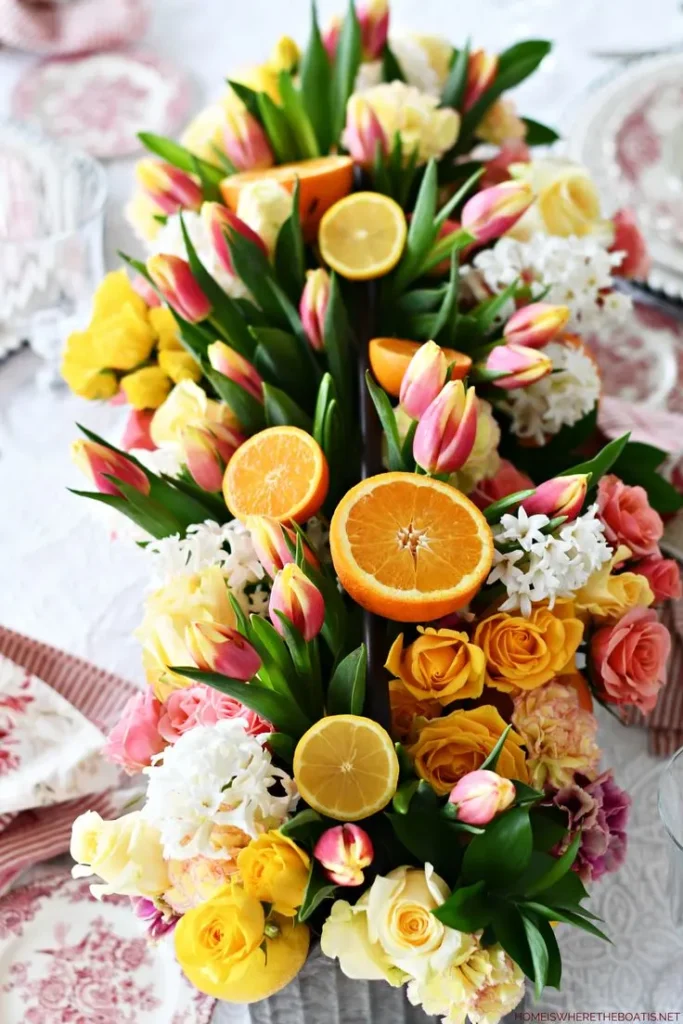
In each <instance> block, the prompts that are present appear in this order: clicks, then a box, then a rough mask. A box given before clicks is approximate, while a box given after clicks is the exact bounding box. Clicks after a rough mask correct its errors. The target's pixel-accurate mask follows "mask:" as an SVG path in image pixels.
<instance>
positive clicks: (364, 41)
mask: <svg viewBox="0 0 683 1024" xmlns="http://www.w3.org/2000/svg"><path fill="white" fill-rule="evenodd" d="M356 13H357V15H358V24H359V25H360V38H361V46H362V49H363V59H364V60H366V61H370V60H378V59H379V58H380V57H381V56H382V50H383V49H384V47H385V45H386V41H387V36H388V35H389V4H388V2H387V0H360V2H359V3H358V4H357V6H356Z"/></svg>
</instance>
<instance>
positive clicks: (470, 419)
mask: <svg viewBox="0 0 683 1024" xmlns="http://www.w3.org/2000/svg"><path fill="white" fill-rule="evenodd" d="M476 436H477V396H476V392H475V390H474V388H468V389H467V393H465V387H464V385H463V382H462V381H461V380H449V381H448V382H447V383H446V384H445V385H444V387H443V388H442V390H441V392H440V394H439V395H437V397H436V398H435V399H434V401H433V402H432V403H431V405H430V406H429V407H428V408H427V410H426V412H425V413H424V415H423V416H422V419H421V420H420V422H419V423H418V425H417V430H416V431H415V438H414V440H413V456H414V458H415V461H416V462H417V464H418V466H421V467H422V469H424V470H426V471H427V472H428V473H455V472H456V470H458V469H461V468H462V466H464V464H465V463H466V462H467V460H468V458H469V457H470V454H471V452H472V449H473V447H474V441H475V438H476Z"/></svg>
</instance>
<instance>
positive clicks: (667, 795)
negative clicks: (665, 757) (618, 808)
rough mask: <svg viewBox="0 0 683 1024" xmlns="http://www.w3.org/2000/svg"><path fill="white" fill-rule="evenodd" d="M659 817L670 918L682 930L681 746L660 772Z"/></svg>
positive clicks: (682, 764)
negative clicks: (666, 864) (666, 857)
mask: <svg viewBox="0 0 683 1024" xmlns="http://www.w3.org/2000/svg"><path fill="white" fill-rule="evenodd" d="M659 814H660V817H661V819H662V823H663V825H664V828H665V829H666V831H667V833H668V837H669V840H670V843H669V889H670V892H671V915H672V917H673V921H674V924H675V925H676V927H677V928H680V929H683V747H681V749H680V750H678V751H677V752H676V753H675V754H674V756H673V757H672V758H671V760H670V761H669V763H668V765H667V766H666V768H665V769H664V771H663V772H662V777H661V779H660V782H659Z"/></svg>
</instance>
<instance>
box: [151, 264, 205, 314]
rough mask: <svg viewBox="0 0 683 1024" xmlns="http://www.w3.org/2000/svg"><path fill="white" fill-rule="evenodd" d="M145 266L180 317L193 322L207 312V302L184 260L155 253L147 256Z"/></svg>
mask: <svg viewBox="0 0 683 1024" xmlns="http://www.w3.org/2000/svg"><path fill="white" fill-rule="evenodd" d="M147 270H148V272H149V276H150V277H151V278H152V280H153V281H154V284H155V285H156V286H157V288H158V289H159V291H160V292H161V294H162V295H163V297H164V299H165V300H166V302H167V303H168V304H169V306H170V307H171V309H172V310H174V311H175V312H176V313H177V314H178V315H179V316H181V317H182V318H183V320H187V321H188V322H189V323H191V324H196V323H199V321H200V320H206V318H207V316H209V315H210V313H211V308H212V307H211V303H210V302H209V300H208V299H207V297H206V295H205V294H204V292H203V291H202V290H201V288H200V287H199V285H198V284H197V282H196V281H195V279H194V277H193V276H192V271H191V270H190V264H189V263H188V262H187V261H186V260H183V259H181V258H180V256H170V255H168V254H166V253H158V254H157V255H156V256H150V258H149V259H148V260H147Z"/></svg>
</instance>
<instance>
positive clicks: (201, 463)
mask: <svg viewBox="0 0 683 1024" xmlns="http://www.w3.org/2000/svg"><path fill="white" fill-rule="evenodd" d="M180 440H181V446H182V452H183V460H184V462H185V465H186V466H187V471H188V473H189V474H190V476H191V477H192V479H193V480H194V482H195V483H196V484H197V486H198V487H201V488H202V489H203V490H205V491H220V489H221V487H222V486H223V475H224V473H225V467H226V466H227V464H228V462H230V459H231V458H232V456H233V455H234V454H235V452H236V451H237V449H238V448H239V446H240V445H241V444H243V443H244V441H245V440H246V438H245V437H244V435H243V434H240V433H239V432H238V431H236V430H231V429H230V428H229V427H224V426H222V425H221V424H220V423H216V424H212V425H211V427H198V426H194V425H192V424H190V425H189V426H187V427H185V429H184V430H183V431H182V434H181V438H180Z"/></svg>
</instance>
